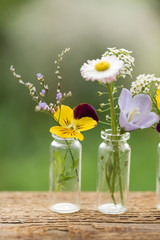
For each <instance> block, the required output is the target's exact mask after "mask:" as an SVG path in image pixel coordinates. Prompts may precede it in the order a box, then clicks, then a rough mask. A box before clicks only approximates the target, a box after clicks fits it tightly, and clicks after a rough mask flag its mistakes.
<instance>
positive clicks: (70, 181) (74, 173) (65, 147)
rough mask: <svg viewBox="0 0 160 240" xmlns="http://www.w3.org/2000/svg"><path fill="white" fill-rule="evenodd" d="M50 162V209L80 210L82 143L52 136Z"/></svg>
mask: <svg viewBox="0 0 160 240" xmlns="http://www.w3.org/2000/svg"><path fill="white" fill-rule="evenodd" d="M52 136H53V138H54V140H53V142H52V143H51V147H50V150H51V162H50V209H51V210H52V211H55V212H59V213H72V212H76V211H78V210H79V209H80V190H81V152H82V147H81V143H80V142H79V141H78V140H77V139H74V138H71V139H63V138H60V137H57V136H56V135H54V134H52Z"/></svg>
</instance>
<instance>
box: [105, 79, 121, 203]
mask: <svg viewBox="0 0 160 240" xmlns="http://www.w3.org/2000/svg"><path fill="white" fill-rule="evenodd" d="M107 88H108V93H109V98H110V106H111V109H110V113H111V126H112V134H113V135H116V134H117V123H116V114H115V109H114V99H113V94H112V90H113V88H114V84H112V86H110V84H109V83H107ZM113 159H114V166H113V178H112V194H111V197H112V199H113V195H114V191H115V178H116V172H117V171H116V170H118V179H119V190H120V197H121V203H122V205H124V200H123V189H122V181H121V170H120V158H119V153H118V142H117V141H116V142H115V151H114V152H113ZM113 202H114V204H116V201H113Z"/></svg>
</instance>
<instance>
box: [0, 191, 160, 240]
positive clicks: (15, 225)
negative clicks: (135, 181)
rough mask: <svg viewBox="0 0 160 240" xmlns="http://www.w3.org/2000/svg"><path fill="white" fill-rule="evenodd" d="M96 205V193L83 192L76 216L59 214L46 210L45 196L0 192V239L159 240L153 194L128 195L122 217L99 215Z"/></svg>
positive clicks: (158, 214) (159, 213) (159, 224)
mask: <svg viewBox="0 0 160 240" xmlns="http://www.w3.org/2000/svg"><path fill="white" fill-rule="evenodd" d="M95 202H96V193H95V192H83V193H82V209H81V210H80V211H79V212H76V213H71V214H58V213H54V212H52V211H50V210H49V209H48V208H47V204H48V193H44V192H1V193H0V239H6V240H12V239H23V240H25V239H34V240H38V239H45V240H50V239H54V240H58V239H65V240H72V239H73V240H82V239H87V240H90V239H95V240H103V239H107V240H110V239H112V240H116V239H123V240H125V239H134V240H137V239H140V240H143V239H152V240H154V239H156V240H157V239H160V211H158V210H157V209H156V208H155V193H151V192H132V193H130V194H129V209H128V211H127V212H126V213H124V214H121V215H106V214H102V213H100V212H98V211H97V210H96V204H95Z"/></svg>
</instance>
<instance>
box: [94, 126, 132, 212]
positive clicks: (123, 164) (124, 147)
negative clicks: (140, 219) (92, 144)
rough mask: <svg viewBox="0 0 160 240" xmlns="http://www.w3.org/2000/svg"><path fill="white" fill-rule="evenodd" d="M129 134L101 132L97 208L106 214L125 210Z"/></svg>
mask: <svg viewBox="0 0 160 240" xmlns="http://www.w3.org/2000/svg"><path fill="white" fill-rule="evenodd" d="M129 137H130V134H129V133H128V132H126V133H124V134H122V135H121V134H117V135H112V132H111V130H105V131H102V132H101V138H102V139H103V142H102V143H101V144H100V146H99V151H98V181H97V195H98V210H99V211H100V212H102V213H106V214H120V213H123V212H125V211H126V210H127V194H128V189H129V172H130V153H131V149H130V146H129V145H128V143H127V140H128V139H129Z"/></svg>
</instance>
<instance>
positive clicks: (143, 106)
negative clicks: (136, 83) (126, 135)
mask: <svg viewBox="0 0 160 240" xmlns="http://www.w3.org/2000/svg"><path fill="white" fill-rule="evenodd" d="M118 105H119V108H120V119H119V124H120V127H121V128H123V129H124V130H125V131H129V132H130V131H133V130H135V129H138V128H141V129H143V128H148V127H151V126H152V125H153V124H154V123H156V122H158V121H159V117H158V115H157V114H156V113H154V112H151V110H152V100H151V98H150V96H148V95H146V94H138V95H136V96H134V97H133V98H132V94H131V92H130V91H129V90H127V89H126V88H123V89H122V92H121V94H120V96H119V99H118Z"/></svg>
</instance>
